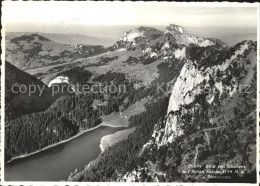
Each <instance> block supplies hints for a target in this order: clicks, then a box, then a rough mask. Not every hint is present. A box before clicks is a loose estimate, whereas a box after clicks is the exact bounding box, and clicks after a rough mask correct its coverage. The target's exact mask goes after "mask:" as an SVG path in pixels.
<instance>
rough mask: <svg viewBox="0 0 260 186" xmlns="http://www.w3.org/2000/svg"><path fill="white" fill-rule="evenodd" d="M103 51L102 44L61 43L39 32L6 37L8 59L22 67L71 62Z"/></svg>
mask: <svg viewBox="0 0 260 186" xmlns="http://www.w3.org/2000/svg"><path fill="white" fill-rule="evenodd" d="M16 35H17V34H13V36H16ZM102 52H105V48H104V47H103V46H100V45H95V46H93V45H83V44H80V45H75V46H74V45H68V44H60V43H57V42H54V41H51V40H50V39H48V38H46V37H43V36H41V35H39V34H29V35H19V36H18V37H12V35H9V36H7V37H6V60H7V61H9V62H10V63H11V64H13V65H14V66H16V67H17V68H21V69H31V68H38V67H43V66H48V65H54V64H61V63H69V62H73V61H74V60H75V59H78V58H87V57H89V56H92V55H95V54H100V53H102Z"/></svg>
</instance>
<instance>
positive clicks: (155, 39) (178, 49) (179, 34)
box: [114, 24, 227, 59]
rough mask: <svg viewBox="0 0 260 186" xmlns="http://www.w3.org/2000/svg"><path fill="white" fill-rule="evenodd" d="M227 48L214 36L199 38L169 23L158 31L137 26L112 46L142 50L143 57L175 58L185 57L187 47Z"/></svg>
mask: <svg viewBox="0 0 260 186" xmlns="http://www.w3.org/2000/svg"><path fill="white" fill-rule="evenodd" d="M209 46H211V47H215V48H216V49H223V48H225V49H226V48H227V45H226V44H225V43H224V42H222V41H220V40H218V39H216V38H210V39H206V38H200V37H197V36H194V35H191V34H189V33H188V32H187V31H186V30H185V29H184V28H183V27H181V26H178V25H173V24H171V25H169V26H167V27H166V30H165V31H164V32H163V31H159V30H157V29H155V28H151V27H139V28H137V29H135V30H131V31H128V32H126V33H125V36H124V37H122V38H121V39H120V40H119V41H118V42H117V44H116V45H115V46H114V47H115V48H116V49H119V50H122V49H124V50H136V49H139V50H142V51H143V55H144V58H146V59H147V58H153V59H155V58H156V59H169V58H172V57H175V58H177V59H179V58H183V57H185V53H186V51H185V50H186V48H187V47H209Z"/></svg>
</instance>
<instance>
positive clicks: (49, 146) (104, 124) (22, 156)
mask: <svg viewBox="0 0 260 186" xmlns="http://www.w3.org/2000/svg"><path fill="white" fill-rule="evenodd" d="M99 127H113V128H120V127H122V126H115V125H110V124H107V123H101V124H100V125H97V126H95V127H93V128H90V129H86V130H82V131H80V132H79V133H77V134H76V135H74V136H72V137H70V138H68V139H65V140H62V141H60V142H58V143H54V144H52V145H48V146H46V147H44V148H42V149H40V150H37V151H34V152H31V153H28V154H22V155H19V156H15V157H13V158H11V159H10V160H9V161H8V162H6V165H8V164H10V163H11V162H13V161H15V160H18V159H23V158H26V157H29V156H32V155H35V154H38V153H40V152H42V151H45V150H48V149H50V148H53V147H56V146H58V145H60V144H63V143H67V142H69V141H71V140H73V139H75V138H77V137H79V136H81V135H82V134H85V133H86V132H90V131H92V130H95V129H97V128H99Z"/></svg>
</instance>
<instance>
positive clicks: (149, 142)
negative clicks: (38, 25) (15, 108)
mask: <svg viewBox="0 0 260 186" xmlns="http://www.w3.org/2000/svg"><path fill="white" fill-rule="evenodd" d="M6 45H7V46H6V48H7V49H6V59H7V60H8V61H9V62H10V63H11V64H12V65H14V66H16V67H17V69H16V68H15V71H17V70H18V71H19V69H20V71H21V70H24V71H25V72H26V73H29V74H30V76H35V77H37V78H38V79H39V80H41V81H42V82H41V83H45V84H46V85H47V84H50V82H52V81H53V80H55V82H57V80H58V79H60V78H61V77H62V78H63V79H64V78H66V83H68V84H70V85H75V84H76V83H80V84H89V85H91V84H94V83H104V84H106V85H107V84H108V85H109V84H116V85H121V84H123V85H125V86H126V89H127V92H126V93H115V94H112V93H107V94H106V95H103V94H92V93H88V94H83V93H82V92H81V91H79V92H74V94H73V95H69V96H68V95H65V96H60V97H59V98H57V99H55V100H53V102H52V104H51V105H50V106H49V107H48V108H46V109H43V110H42V111H41V112H37V113H30V114H27V115H22V116H18V117H16V119H13V120H10V121H8V126H9V128H8V130H7V134H6V141H7V143H6V144H7V146H6V147H5V148H6V150H5V155H6V157H8V159H11V158H13V157H16V156H19V155H22V154H24V153H30V152H33V151H36V150H39V149H40V148H43V147H45V146H47V145H50V144H53V143H56V142H59V141H61V140H64V139H68V138H70V137H72V136H74V135H76V134H77V133H78V132H79V131H80V130H85V129H88V128H92V127H94V126H97V125H98V124H100V122H102V116H106V115H109V114H111V113H113V112H121V111H124V110H126V109H127V108H128V107H129V106H131V105H133V104H134V103H136V102H137V101H138V100H139V101H140V100H142V99H143V98H146V97H150V98H151V100H152V101H149V102H148V101H147V102H146V103H145V104H144V106H145V108H146V111H145V112H143V113H141V114H136V115H134V116H131V117H130V118H129V119H128V120H129V125H128V128H133V127H136V129H135V130H134V132H133V133H131V134H129V136H128V138H127V139H124V140H121V141H119V142H117V143H116V144H114V145H113V146H111V147H109V148H107V149H105V150H104V151H103V152H102V153H100V155H99V156H98V157H97V158H96V159H95V160H93V161H92V162H91V163H89V164H88V165H86V166H85V167H84V168H81V169H79V168H77V169H76V170H75V171H73V172H72V173H71V175H70V176H69V178H68V181H127V182H151V181H153V182H177V181H181V182H185V181H186V182H223V181H226V180H224V178H223V176H229V175H230V174H228V173H224V174H223V175H222V177H216V175H215V174H214V171H215V172H216V171H218V170H219V169H218V166H220V167H221V166H225V165H243V166H244V167H245V168H244V169H243V171H241V169H239V172H238V173H235V174H232V175H233V177H232V179H230V180H229V181H230V182H236V181H240V182H251V181H252V182H254V181H255V176H256V175H254V174H255V171H256V136H255V135H256V132H255V131H256V101H255V100H256V55H257V51H256V48H257V47H256V42H254V41H250V40H246V41H241V42H239V43H237V44H235V45H233V46H228V45H227V44H225V43H224V42H222V41H221V40H219V39H216V38H201V37H197V36H195V35H193V34H190V33H188V32H187V31H186V30H185V29H184V28H183V27H181V26H178V25H174V24H171V25H169V26H167V27H166V29H165V30H164V31H160V30H157V29H155V28H152V27H138V28H136V29H134V30H130V31H127V32H126V33H125V35H124V36H122V37H121V38H120V39H119V40H118V41H117V42H116V43H115V44H114V45H112V46H110V47H102V46H95V45H77V46H76V47H72V46H70V45H65V44H58V43H56V42H54V41H51V40H50V39H47V38H46V37H44V36H41V35H39V34H31V35H22V36H19V37H15V38H12V39H10V40H9V41H7V44H6ZM7 64H8V63H7ZM8 66H9V67H8ZM12 69H13V70H14V67H12V66H10V65H9V64H8V65H7V68H6V71H7V73H9V74H12V72H11V70H12ZM8 71H10V72H8ZM23 73H24V72H23ZM24 76H28V74H27V75H24ZM17 78H19V77H16V76H11V75H10V76H6V79H7V80H6V81H8V82H10V83H12V82H14V81H17ZM39 80H37V79H34V82H33V83H35V84H37V83H39ZM20 81H23V79H20ZM24 81H25V82H27V83H28V81H27V80H26V79H25V80H24ZM63 82H64V81H63ZM158 87H159V88H158ZM12 99H13V98H12ZM12 99H7V102H11V100H12ZM94 101H95V102H96V101H98V102H100V103H102V104H99V105H98V106H97V105H95V106H93V103H94ZM103 103H106V104H103ZM20 106H21V109H22V108H23V105H20ZM97 107H98V108H99V109H100V110H98V109H96V108H97ZM8 112H9V111H8ZM8 114H9V115H12V113H8ZM46 120H48V121H52V122H51V123H50V124H48V123H46ZM33 123H35V125H33ZM47 128H48V131H49V130H50V131H52V130H53V129H55V131H56V132H53V133H51V132H46V130H47ZM18 129H19V130H18ZM57 130H58V131H59V132H58V134H60V136H57ZM19 131H25V132H24V133H21V134H20V135H19V138H18V135H17V134H18V132H19ZM33 131H38V133H41V134H48V135H46V136H45V137H42V136H40V137H39V136H37V135H36V134H35V135H33V136H32V138H31V139H30V140H29V139H28V137H27V135H26V134H28V133H30V134H31V133H32V132H33ZM33 139H35V140H33ZM22 144H23V147H25V148H21V145H22ZM26 144H30V148H28V147H27V146H26ZM196 165H199V166H197V167H196ZM208 165H215V166H217V167H215V168H214V169H212V168H208V167H207V166H208ZM228 170H232V171H235V170H237V168H232V167H230V168H228ZM189 171H190V172H192V173H190V172H189ZM203 171H211V172H210V173H208V174H206V175H207V176H205V174H202V172H203ZM234 175H235V176H234ZM250 176H252V177H253V178H254V179H253V180H252V179H251V181H249V180H248V179H247V178H248V177H250Z"/></svg>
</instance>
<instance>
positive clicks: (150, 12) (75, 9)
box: [2, 1, 257, 27]
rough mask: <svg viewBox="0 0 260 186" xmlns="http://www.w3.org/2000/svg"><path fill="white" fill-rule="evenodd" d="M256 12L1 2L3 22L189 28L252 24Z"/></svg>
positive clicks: (156, 5) (153, 5)
mask: <svg viewBox="0 0 260 186" xmlns="http://www.w3.org/2000/svg"><path fill="white" fill-rule="evenodd" d="M210 5H211V6H213V4H210ZM218 5H219V4H218ZM237 5H238V4H237ZM201 6H204V7H201ZM222 6H223V5H222ZM233 6H234V4H233ZM240 6H241V5H240ZM249 6H252V5H249ZM256 15H257V9H256V8H252V7H228V8H227V7H205V5H203V4H201V5H200V4H197V5H196V7H194V6H193V7H191V4H188V7H187V6H186V7H183V4H180V3H178V4H176V3H175V4H174V3H158V2H155V3H145V2H143V3H134V2H128V3H124V2H82V1H80V2H75V1H74V2H57V1H56V2H53V1H52V2H51V1H50V2H43V1H42V2H32V1H24V2H22V1H16V2H12V1H7V2H3V17H2V19H3V21H4V22H5V23H53V24H91V25H168V24H170V23H175V24H179V25H183V26H191V27H223V26H230V27H245V26H246V27H255V26H256V21H257V19H256V17H257V16H256Z"/></svg>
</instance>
